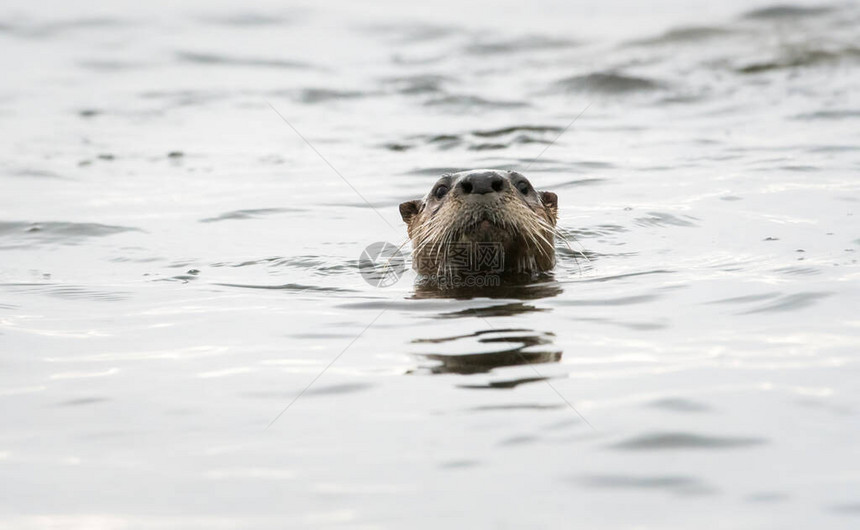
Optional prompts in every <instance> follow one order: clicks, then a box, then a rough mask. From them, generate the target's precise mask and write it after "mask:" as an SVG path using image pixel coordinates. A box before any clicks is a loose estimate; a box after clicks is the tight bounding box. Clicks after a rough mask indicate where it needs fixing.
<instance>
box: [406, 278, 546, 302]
mask: <svg viewBox="0 0 860 530" xmlns="http://www.w3.org/2000/svg"><path fill="white" fill-rule="evenodd" d="M562 291H563V289H562V286H561V284H560V283H558V282H557V281H556V280H555V279H554V278H553V277H552V276H550V275H544V276H542V277H540V278H537V279H535V278H523V277H515V276H506V277H504V278H503V281H502V282H501V284H500V285H498V286H496V287H492V288H484V287H457V288H448V289H443V288H440V287H439V286H438V285H437V284H434V283H420V282H419V283H416V284H415V291H414V292H413V294H412V298H413V299H417V300H421V299H428V298H453V299H456V300H471V299H473V298H489V299H493V300H496V299H500V298H508V299H514V300H539V299H541V298H551V297H554V296H558V295H560V294H561V293H562Z"/></svg>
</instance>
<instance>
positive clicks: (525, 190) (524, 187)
mask: <svg viewBox="0 0 860 530" xmlns="http://www.w3.org/2000/svg"><path fill="white" fill-rule="evenodd" d="M531 188H532V187H531V186H530V185H529V183H528V182H526V181H525V180H521V181H519V182H517V189H518V190H520V193H522V194H523V195H528V194H529V190H530V189H531Z"/></svg>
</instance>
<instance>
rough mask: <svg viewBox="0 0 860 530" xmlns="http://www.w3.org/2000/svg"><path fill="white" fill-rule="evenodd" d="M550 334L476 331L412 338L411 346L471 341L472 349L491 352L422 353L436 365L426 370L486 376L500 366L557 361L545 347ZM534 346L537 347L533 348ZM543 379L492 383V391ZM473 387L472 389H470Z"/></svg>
mask: <svg viewBox="0 0 860 530" xmlns="http://www.w3.org/2000/svg"><path fill="white" fill-rule="evenodd" d="M552 337H553V334H552V333H540V334H538V333H535V332H533V331H531V330H527V329H492V330H484V331H476V332H475V333H471V334H469V335H461V336H456V337H442V338H438V339H415V340H413V341H412V342H413V344H433V345H434V348H442V347H443V346H444V345H445V344H446V343H449V342H453V341H473V342H476V343H477V344H476V347H477V348H480V349H483V350H487V349H488V348H490V347H493V348H494V351H484V352H481V353H458V354H444V353H423V354H421V357H422V358H424V359H427V360H429V361H436V363H435V364H434V365H433V366H431V367H429V370H430V372H431V373H434V374H447V373H455V374H476V373H486V372H489V371H491V370H493V369H495V368H500V367H503V366H516V365H521V364H536V363H552V362H558V361H560V360H561V351H557V350H553V349H552V348H551V346H550V348H545V346H547V345H552ZM536 347H537V348H536ZM541 379H543V378H540V377H539V378H536V379H535V378H532V379H528V380H527V379H518V380H517V381H518V382H517V383H515V384H511V383H494V384H493V385H494V386H492V388H513V387H515V386H516V385H517V384H520V383H523V382H529V381H531V380H541ZM470 388H473V387H470Z"/></svg>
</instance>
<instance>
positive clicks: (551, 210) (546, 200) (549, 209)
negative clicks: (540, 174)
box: [538, 191, 558, 224]
mask: <svg viewBox="0 0 860 530" xmlns="http://www.w3.org/2000/svg"><path fill="white" fill-rule="evenodd" d="M538 195H539V196H540V202H541V203H542V204H543V207H544V210H546V213H547V214H548V215H549V217H550V219H551V220H552V224H555V221H556V218H557V217H558V195H556V194H555V193H553V192H551V191H541V192H539V193H538Z"/></svg>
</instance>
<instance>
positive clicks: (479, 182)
mask: <svg viewBox="0 0 860 530" xmlns="http://www.w3.org/2000/svg"><path fill="white" fill-rule="evenodd" d="M459 186H460V190H461V191H462V192H463V193H466V194H469V193H474V194H476V195H479V194H484V193H498V192H500V191H502V190H503V189H504V188H505V179H504V178H502V177H501V176H500V175H496V174H495V173H475V174H473V175H466V176H465V177H463V178H462V179H461V180H460V184H459Z"/></svg>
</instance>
